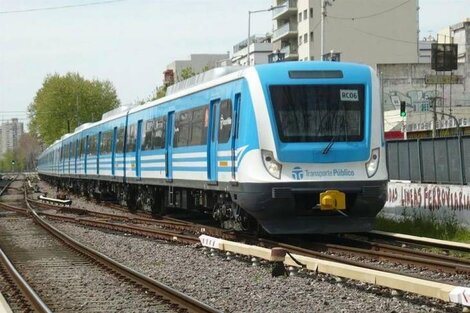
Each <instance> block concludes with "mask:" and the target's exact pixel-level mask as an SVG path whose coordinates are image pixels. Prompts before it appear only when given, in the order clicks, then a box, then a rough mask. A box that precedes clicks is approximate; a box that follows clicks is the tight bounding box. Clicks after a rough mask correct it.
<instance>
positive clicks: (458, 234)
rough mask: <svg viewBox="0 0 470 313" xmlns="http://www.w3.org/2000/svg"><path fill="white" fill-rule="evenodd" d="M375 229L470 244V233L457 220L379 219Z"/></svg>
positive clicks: (423, 217)
mask: <svg viewBox="0 0 470 313" xmlns="http://www.w3.org/2000/svg"><path fill="white" fill-rule="evenodd" d="M374 229H377V230H383V231H388V232H395V233H403V234H408V235H413V236H421V237H430V238H436V239H442V240H453V241H461V242H467V243H468V242H470V232H469V231H468V230H466V229H465V228H463V227H462V226H460V225H459V224H458V222H457V221H456V220H455V218H447V219H443V220H442V219H440V220H439V219H437V218H435V217H432V216H431V217H425V216H414V217H413V218H410V217H406V218H403V219H402V220H400V221H396V220H390V219H386V218H383V217H377V218H376V219H375V226H374Z"/></svg>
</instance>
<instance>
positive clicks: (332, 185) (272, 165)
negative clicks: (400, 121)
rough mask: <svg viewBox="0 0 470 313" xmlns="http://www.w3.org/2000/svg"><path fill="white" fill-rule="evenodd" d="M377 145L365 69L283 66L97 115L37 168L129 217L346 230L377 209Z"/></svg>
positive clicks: (225, 72) (217, 75)
mask: <svg viewBox="0 0 470 313" xmlns="http://www.w3.org/2000/svg"><path fill="white" fill-rule="evenodd" d="M208 76H211V79H207V77H208ZM181 86H183V87H184V88H182V87H181ZM384 147H385V142H384V138H383V112H382V108H381V102H380V95H379V83H378V79H377V77H376V74H375V72H374V71H373V70H372V69H371V68H370V67H368V66H365V65H359V64H351V63H339V62H284V63H274V64H266V65H258V66H253V67H249V68H230V67H229V68H225V69H215V70H213V71H212V72H209V73H205V74H202V75H200V76H196V77H193V78H192V79H191V80H190V81H186V82H182V83H179V84H177V85H175V86H174V87H173V90H172V91H171V92H170V94H169V95H167V96H166V97H164V98H162V99H159V100H156V101H152V102H150V103H147V104H144V105H141V106H137V107H133V108H131V109H128V110H122V111H121V112H117V113H116V112H110V113H106V114H104V115H103V118H102V120H101V121H99V122H96V123H92V124H85V125H81V126H80V127H78V128H77V129H76V130H75V131H74V133H72V134H67V135H64V136H63V137H62V138H61V139H60V140H57V141H56V142H55V143H54V144H52V145H51V146H50V147H49V148H47V149H46V150H45V151H44V152H43V153H42V154H41V156H40V157H39V160H38V162H39V163H38V171H39V174H40V175H41V176H42V177H43V178H44V179H48V180H50V181H52V182H54V183H56V184H58V185H60V186H62V187H66V188H70V189H74V190H76V191H80V192H82V193H83V194H93V195H100V194H101V195H104V194H107V195H113V196H114V197H116V198H117V199H119V200H120V201H121V202H123V203H126V204H127V206H128V207H129V208H130V209H134V210H138V209H141V210H147V211H150V212H152V213H155V214H164V213H165V211H166V210H167V209H168V208H172V207H173V208H183V209H200V210H202V211H204V212H206V213H210V214H211V215H212V216H213V218H214V219H216V220H217V221H219V222H220V224H221V225H222V226H224V227H225V228H230V229H235V230H244V229H248V228H252V227H253V226H261V227H262V228H263V229H264V230H265V231H267V232H268V233H272V234H287V233H289V234H294V233H335V232H357V231H368V230H370V229H371V228H372V223H373V220H374V217H375V216H376V214H377V213H378V212H379V211H380V210H381V209H382V207H383V205H384V203H385V199H386V183H387V180H388V176H387V169H386V161H385V160H386V157H385V149H384Z"/></svg>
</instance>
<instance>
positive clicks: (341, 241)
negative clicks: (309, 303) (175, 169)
mask: <svg viewBox="0 0 470 313" xmlns="http://www.w3.org/2000/svg"><path fill="white" fill-rule="evenodd" d="M36 204H38V205H40V206H42V207H43V208H54V209H58V208H57V207H56V206H55V207H51V206H50V205H46V204H39V203H37V202H36ZM111 207H112V208H119V211H122V208H121V207H120V206H116V205H111ZM58 210H59V211H64V212H67V211H68V210H71V212H73V213H74V214H82V215H81V216H79V217H73V216H69V217H59V216H57V215H56V214H53V215H48V214H47V213H45V212H43V213H41V214H44V215H46V216H48V218H53V219H62V220H64V221H69V222H80V223H81V224H85V225H89V226H94V227H101V228H108V229H113V230H117V231H124V232H129V233H133V234H136V235H143V236H149V237H152V238H158V239H163V240H169V241H177V242H181V243H189V244H193V243H197V242H198V239H197V235H199V234H207V235H210V236H214V237H219V238H223V239H226V240H237V241H242V242H250V243H252V244H255V245H261V246H269V247H274V246H279V247H284V248H286V249H287V250H289V251H292V252H293V253H299V254H303V255H308V256H313V257H317V258H320V259H325V260H332V261H336V262H342V263H346V264H350V265H355V266H360V267H365V268H370V269H375V270H381V271H384V270H385V271H388V272H390V273H396V274H399V273H402V271H401V270H400V269H396V270H394V269H393V268H389V267H388V268H387V266H381V265H382V264H380V262H379V261H382V263H384V264H390V263H393V264H401V265H403V266H406V267H410V268H418V269H419V271H418V270H417V271H414V272H417V273H415V274H413V273H409V275H410V276H414V277H420V274H419V272H421V271H422V270H423V269H427V270H430V271H433V272H436V273H442V272H444V273H450V274H462V275H466V276H467V277H468V275H469V274H470V261H469V260H467V259H463V258H457V257H451V256H446V255H441V254H436V253H430V252H425V251H422V250H417V249H410V248H403V247H400V246H399V245H393V244H385V243H377V242H372V241H366V240H359V239H351V238H346V237H345V236H341V237H335V236H328V237H327V239H326V240H325V242H321V241H317V240H315V238H314V237H312V238H309V237H298V239H294V240H292V239H285V238H284V239H283V240H282V241H276V239H275V238H274V239H272V238H267V239H264V240H263V239H261V240H260V241H259V242H257V241H256V240H255V239H254V238H252V237H249V236H243V235H240V234H238V235H237V236H235V235H234V234H233V233H228V232H226V231H221V230H217V229H215V228H212V227H208V226H204V225H195V224H192V223H189V222H186V221H181V220H176V219H165V218H163V219H161V220H159V219H157V220H155V219H151V218H149V217H143V216H141V215H139V216H135V215H132V216H131V217H129V214H126V213H119V214H116V213H98V212H93V211H88V210H83V209H80V210H78V211H77V209H74V208H60V209H58ZM84 215H90V217H84ZM97 219H98V220H97ZM105 219H108V220H107V221H105ZM113 219H116V220H113ZM117 219H118V220H117ZM135 223H142V224H143V225H146V224H150V225H157V227H162V228H170V229H171V228H174V229H175V230H177V231H174V232H172V231H168V230H164V231H163V230H159V229H158V230H155V229H154V228H151V229H149V228H146V227H145V226H140V225H134V224H135ZM410 272H413V271H410ZM421 277H422V275H421Z"/></svg>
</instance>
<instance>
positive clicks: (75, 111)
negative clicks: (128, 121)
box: [28, 73, 120, 144]
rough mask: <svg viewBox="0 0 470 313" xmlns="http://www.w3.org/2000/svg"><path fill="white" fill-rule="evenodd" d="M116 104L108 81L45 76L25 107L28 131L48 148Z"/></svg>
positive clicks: (116, 105) (74, 76)
mask: <svg viewBox="0 0 470 313" xmlns="http://www.w3.org/2000/svg"><path fill="white" fill-rule="evenodd" d="M119 103H120V102H119V99H118V97H117V94H116V89H115V88H114V86H113V85H112V84H111V82H109V81H99V80H91V81H90V80H86V79H84V78H83V77H81V76H80V75H79V74H78V73H67V74H65V75H64V76H61V75H59V74H54V75H48V76H47V77H46V78H45V79H44V82H43V85H42V87H41V88H40V89H39V90H38V91H37V92H36V96H35V97H34V101H33V102H32V103H31V104H30V105H29V107H28V112H29V117H30V120H31V121H30V123H29V129H30V131H31V132H33V134H37V135H38V136H39V137H40V138H41V139H42V140H43V141H44V143H46V144H51V143H53V142H54V141H55V140H56V139H58V138H60V137H61V136H62V135H64V134H66V133H68V132H72V131H73V130H74V128H75V127H77V126H78V125H80V124H83V123H87V122H95V121H98V120H100V119H101V115H102V114H103V113H104V112H107V111H109V110H112V109H115V108H117V107H118V106H119Z"/></svg>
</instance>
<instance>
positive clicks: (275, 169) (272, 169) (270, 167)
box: [261, 150, 282, 179]
mask: <svg viewBox="0 0 470 313" xmlns="http://www.w3.org/2000/svg"><path fill="white" fill-rule="evenodd" d="M261 157H262V158H263V164H264V167H265V168H266V170H267V171H268V173H269V174H270V175H271V176H272V177H274V178H277V179H280V178H281V170H282V165H281V164H280V163H279V162H277V161H276V160H275V159H274V154H273V152H272V151H268V150H261Z"/></svg>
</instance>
